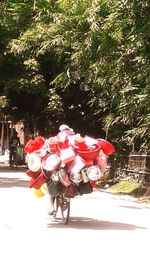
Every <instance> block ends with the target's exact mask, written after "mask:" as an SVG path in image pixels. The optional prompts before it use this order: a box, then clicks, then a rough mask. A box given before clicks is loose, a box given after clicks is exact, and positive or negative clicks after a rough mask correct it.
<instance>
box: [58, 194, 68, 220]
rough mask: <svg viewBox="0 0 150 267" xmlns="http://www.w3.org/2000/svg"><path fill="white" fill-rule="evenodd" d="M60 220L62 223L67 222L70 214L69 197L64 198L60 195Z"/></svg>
mask: <svg viewBox="0 0 150 267" xmlns="http://www.w3.org/2000/svg"><path fill="white" fill-rule="evenodd" d="M60 209H61V220H62V223H63V224H67V223H68V220H69V215H70V198H66V197H64V196H63V195H61V201H60Z"/></svg>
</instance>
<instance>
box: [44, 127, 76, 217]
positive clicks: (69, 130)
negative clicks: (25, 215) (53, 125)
mask: <svg viewBox="0 0 150 267" xmlns="http://www.w3.org/2000/svg"><path fill="white" fill-rule="evenodd" d="M61 133H64V134H66V135H67V136H73V135H75V133H74V131H73V129H72V128H70V127H69V126H68V125H66V124H62V125H61V126H60V127H59V133H58V135H57V138H58V139H59V135H60V134H61ZM54 202H55V197H54V196H50V210H49V212H48V214H49V215H52V216H53V215H55V207H54Z"/></svg>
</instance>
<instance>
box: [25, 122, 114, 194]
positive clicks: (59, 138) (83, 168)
mask: <svg viewBox="0 0 150 267" xmlns="http://www.w3.org/2000/svg"><path fill="white" fill-rule="evenodd" d="M24 151H25V153H26V161H27V165H28V170H27V172H26V174H27V175H28V177H30V180H29V183H28V186H29V187H30V188H34V193H35V195H36V196H38V197H41V196H44V195H45V194H46V193H48V190H47V184H48V182H49V181H54V182H58V181H59V183H61V184H62V185H63V187H64V188H69V187H70V186H71V185H75V186H76V187H77V188H78V187H79V186H80V184H81V183H82V185H84V184H87V183H90V184H91V185H92V186H93V187H94V186H95V183H96V181H97V180H98V179H101V177H102V176H103V173H104V171H105V169H106V167H107V159H108V156H109V155H110V154H112V153H114V152H115V148H114V146H113V145H112V144H111V143H110V142H108V141H106V140H104V139H101V138H98V139H95V138H92V137H90V136H88V135H86V136H81V134H79V133H75V132H74V131H73V129H71V128H70V127H69V126H68V125H61V126H60V127H59V132H58V134H57V135H55V136H50V137H49V138H47V139H45V138H44V137H42V136H37V137H35V139H30V140H29V141H28V142H27V144H26V146H25V147H24Z"/></svg>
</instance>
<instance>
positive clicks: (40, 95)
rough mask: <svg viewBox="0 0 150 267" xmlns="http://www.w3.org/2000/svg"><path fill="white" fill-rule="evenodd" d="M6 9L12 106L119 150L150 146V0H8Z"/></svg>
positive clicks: (3, 62) (23, 115) (19, 115)
mask: <svg viewBox="0 0 150 267" xmlns="http://www.w3.org/2000/svg"><path fill="white" fill-rule="evenodd" d="M0 12H1V14H2V16H1V21H0V22H1V25H0V27H1V29H2V31H1V35H2V37H3V38H1V39H2V41H1V44H0V55H1V56H0V68H1V69H2V70H3V71H2V72H1V76H2V79H1V84H0V86H1V88H2V92H3V94H4V95H5V96H6V97H7V108H6V109H5V112H6V111H7V112H8V113H11V114H12V115H13V117H14V118H16V119H24V120H25V121H26V123H28V124H29V122H30V126H31V124H32V127H36V128H38V129H40V130H41V131H43V132H46V129H47V131H49V130H50V131H55V129H57V127H58V125H59V124H60V123H63V122H65V123H69V124H70V125H71V126H72V127H73V128H75V130H77V131H78V130H80V131H81V132H83V133H89V134H91V135H94V136H100V135H102V136H106V138H108V139H110V140H112V141H113V142H114V143H115V144H116V146H117V149H118V150H119V149H120V150H128V151H129V150H130V149H135V150H140V149H144V148H148V147H149V146H150V142H149V139H150V100H149V95H150V89H149V84H150V64H149V63H150V62H149V61H150V33H149V28H150V15H149V14H150V3H149V1H146V0H144V1H143V0H139V1H137V0H130V1H129V0H93V1H89V0H77V1H73V0H69V1H68V0H67V1H66V0H61V1H53V0H34V1H29V0H24V1H23V0H22V1H19V0H18V1H17V0H16V1H13V0H9V1H8V0H7V1H4V3H3V5H2V6H1V11H0ZM10 29H11V30H10ZM8 68H9V69H10V72H9V73H8ZM43 121H44V124H43ZM33 122H34V123H33Z"/></svg>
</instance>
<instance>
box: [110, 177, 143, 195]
mask: <svg viewBox="0 0 150 267" xmlns="http://www.w3.org/2000/svg"><path fill="white" fill-rule="evenodd" d="M108 191H109V192H112V193H122V194H128V195H132V196H135V197H140V196H142V195H144V193H145V192H146V187H144V186H143V185H142V184H141V183H138V182H136V181H130V180H126V181H119V182H118V183H116V184H114V185H112V186H111V187H110V188H109V189H108Z"/></svg>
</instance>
